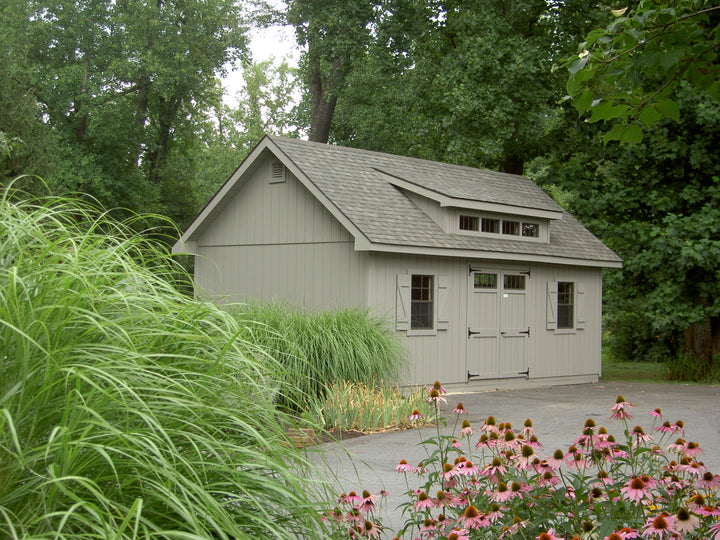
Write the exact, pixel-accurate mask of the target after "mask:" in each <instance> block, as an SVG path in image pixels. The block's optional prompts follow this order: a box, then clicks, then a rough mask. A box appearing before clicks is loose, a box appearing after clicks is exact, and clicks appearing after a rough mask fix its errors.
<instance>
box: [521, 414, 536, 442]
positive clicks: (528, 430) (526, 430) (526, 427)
mask: <svg viewBox="0 0 720 540" xmlns="http://www.w3.org/2000/svg"><path fill="white" fill-rule="evenodd" d="M520 434H521V435H522V436H523V437H525V438H530V437H532V436H534V435H535V429H534V428H533V423H532V420H530V419H529V418H528V419H526V420H525V423H524V424H523V428H522V431H520Z"/></svg>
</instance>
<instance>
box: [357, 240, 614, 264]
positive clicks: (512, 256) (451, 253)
mask: <svg viewBox="0 0 720 540" xmlns="http://www.w3.org/2000/svg"><path fill="white" fill-rule="evenodd" d="M355 249H356V250H358V248H357V244H356V247H355ZM361 251H375V252H380V253H398V254H405V255H430V256H435V257H454V258H466V259H485V260H496V261H513V262H533V263H546V264H565V265H570V266H591V267H598V268H622V261H601V260H596V259H576V258H572V257H557V256H553V255H535V254H526V253H509V252H501V251H477V250H472V249H449V248H424V247H414V246H403V245H397V244H374V243H371V244H369V246H367V247H366V249H363V250H361Z"/></svg>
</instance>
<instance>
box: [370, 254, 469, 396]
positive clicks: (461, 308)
mask: <svg viewBox="0 0 720 540" xmlns="http://www.w3.org/2000/svg"><path fill="white" fill-rule="evenodd" d="M367 268H368V295H367V302H368V305H369V306H372V308H373V310H374V311H375V312H376V313H377V314H378V315H380V316H384V317H386V318H387V319H388V321H390V323H391V324H393V325H394V324H395V309H396V287H397V276H398V275H399V274H405V275H407V274H428V275H434V276H437V277H438V278H439V277H440V276H442V278H443V281H444V283H445V284H446V285H447V297H446V298H445V301H446V305H445V310H446V312H447V314H448V316H449V320H448V324H447V329H444V330H437V331H436V332H433V333H432V334H430V335H413V333H412V332H408V331H400V332H398V336H399V337H400V339H401V340H402V341H403V343H404V345H405V346H406V348H407V351H408V355H409V363H408V369H407V372H406V373H405V374H403V377H402V378H401V379H400V380H398V381H397V382H398V384H413V385H416V384H432V383H433V382H434V381H442V382H443V383H445V382H464V381H465V378H466V368H465V362H464V360H463V359H464V357H465V348H466V343H465V341H466V336H467V328H466V327H465V321H464V319H465V315H464V314H465V311H466V306H467V294H466V290H467V289H466V288H467V284H466V282H467V264H464V263H463V262H462V260H461V259H456V258H445V257H430V256H422V255H417V256H414V255H393V254H389V253H369V254H368V267H367ZM436 284H437V282H436ZM460 314H462V317H460ZM436 315H437V313H436Z"/></svg>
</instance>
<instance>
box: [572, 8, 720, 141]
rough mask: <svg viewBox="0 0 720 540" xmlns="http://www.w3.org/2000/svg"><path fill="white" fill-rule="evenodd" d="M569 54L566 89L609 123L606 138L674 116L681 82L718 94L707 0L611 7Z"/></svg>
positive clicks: (719, 24)
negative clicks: (604, 22)
mask: <svg viewBox="0 0 720 540" xmlns="http://www.w3.org/2000/svg"><path fill="white" fill-rule="evenodd" d="M613 14H614V15H615V18H614V20H613V21H612V22H611V23H610V25H608V26H607V27H605V28H597V29H594V30H593V31H592V32H590V33H589V34H588V35H587V37H586V39H585V40H584V41H583V42H582V43H581V44H580V46H579V48H578V49H579V50H578V52H577V54H576V55H575V56H573V57H572V58H571V59H570V60H569V61H568V62H567V67H568V69H569V70H570V77H569V79H568V83H567V90H568V94H569V95H570V97H571V98H572V100H573V104H574V105H575V107H576V108H577V110H578V111H579V112H580V113H581V114H585V113H588V114H589V115H590V118H589V120H590V121H591V122H597V121H605V122H609V123H610V126H611V128H610V130H609V131H608V132H607V133H606V135H605V137H604V140H605V142H608V141H611V140H619V141H623V142H639V141H640V140H642V137H643V127H644V128H646V129H649V128H651V127H653V125H654V124H655V122H657V121H659V120H661V119H662V118H671V119H673V120H676V121H677V120H678V119H679V114H680V107H679V105H678V103H677V101H676V100H675V97H674V91H675V90H676V89H677V88H679V87H680V86H685V87H688V86H689V87H691V88H693V89H695V90H696V91H698V92H703V93H704V94H705V95H707V96H708V97H710V98H711V99H713V100H715V101H718V100H720V62H718V51H720V6H717V5H714V4H713V2H711V1H710V0H707V1H704V0H672V1H670V0H641V1H640V2H639V3H638V5H637V6H636V7H632V8H623V9H620V10H616V11H613Z"/></svg>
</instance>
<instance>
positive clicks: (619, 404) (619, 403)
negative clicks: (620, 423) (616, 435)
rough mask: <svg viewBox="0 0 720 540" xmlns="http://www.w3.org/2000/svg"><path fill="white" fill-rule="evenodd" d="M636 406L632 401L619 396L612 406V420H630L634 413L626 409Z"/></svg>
mask: <svg viewBox="0 0 720 540" xmlns="http://www.w3.org/2000/svg"><path fill="white" fill-rule="evenodd" d="M634 406H635V405H633V404H632V403H629V402H627V401H625V398H624V397H622V396H618V397H617V399H616V400H615V405H613V406H612V407H610V418H611V419H612V420H630V419H631V418H632V415H631V414H630V413H629V412H627V411H626V410H625V409H629V408H630V407H634Z"/></svg>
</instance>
